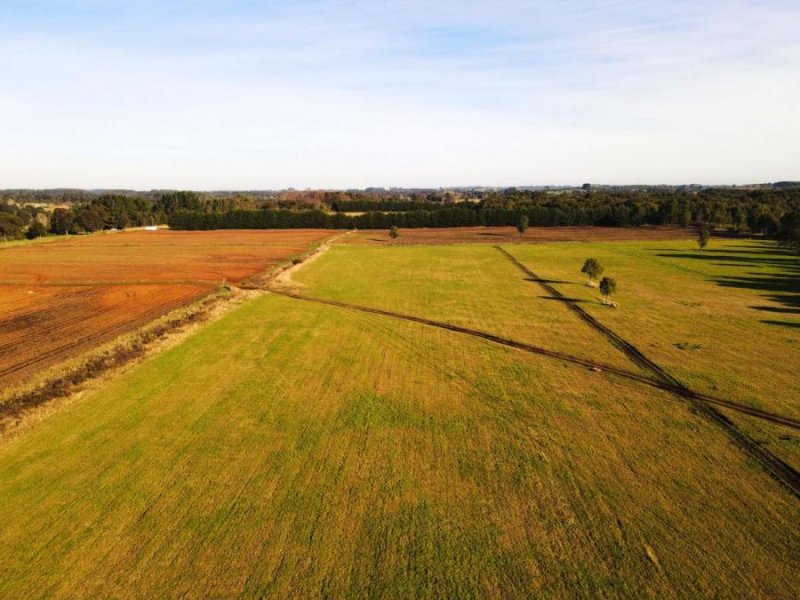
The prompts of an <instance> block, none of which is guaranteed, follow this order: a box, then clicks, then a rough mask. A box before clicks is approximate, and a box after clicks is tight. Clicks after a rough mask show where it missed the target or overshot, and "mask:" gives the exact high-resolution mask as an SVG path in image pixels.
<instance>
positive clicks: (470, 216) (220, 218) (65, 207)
mask: <svg viewBox="0 0 800 600" xmlns="http://www.w3.org/2000/svg"><path fill="white" fill-rule="evenodd" d="M8 194H9V192H8V191H6V192H2V193H0V198H3V199H5V200H6V201H5V202H3V201H0V235H2V236H4V237H5V238H6V239H14V238H19V237H22V236H24V235H27V236H28V237H36V236H38V235H46V234H62V235H63V234H66V233H70V234H76V233H90V232H93V231H98V230H101V229H125V228H127V227H141V226H145V225H160V224H169V225H170V226H171V227H173V228H175V229H188V230H201V229H290V228H328V229H351V228H358V229H389V228H390V227H392V226H396V227H400V228H419V227H471V226H490V227H492V226H517V225H518V224H519V223H520V220H521V218H523V217H525V218H526V219H527V223H528V225H530V226H531V227H548V226H570V225H601V226H609V227H629V226H634V227H635V226H642V225H679V226H690V225H692V226H700V225H704V226H707V227H710V228H713V229H719V228H723V229H730V230H735V231H745V232H752V233H759V234H765V235H768V236H771V237H775V238H779V239H781V240H782V241H783V243H785V244H786V245H788V246H792V243H793V242H792V240H794V239H796V237H797V226H796V225H794V223H795V222H796V219H795V217H794V216H793V215H797V214H800V188H797V187H785V188H784V187H773V188H763V187H762V188H754V189H744V188H707V189H694V188H688V189H681V188H643V189H635V188H632V189H629V188H608V189H591V190H582V189H571V190H559V191H541V190H536V191H531V190H517V189H515V188H509V189H506V190H493V191H478V190H471V191H470V190H467V191H463V192H459V193H452V192H408V193H399V192H398V193H397V194H393V193H390V192H387V191H385V190H384V191H379V192H374V193H373V192H357V193H356V192H311V191H306V192H294V191H289V192H276V193H270V192H252V193H251V192H206V193H198V192H191V191H168V192H160V193H156V192H131V193H109V194H94V193H90V192H80V191H54V192H52V193H51V195H48V192H35V193H34V192H26V193H22V192H19V193H16V195H14V194H12V195H11V196H9V195H8ZM26 194H28V195H26ZM26 198H30V199H31V200H32V201H33V200H36V201H37V203H36V204H35V205H34V204H28V205H22V204H21V201H22V200H23V199H26ZM48 198H50V199H51V200H53V202H58V203H59V204H58V206H57V208H55V209H53V207H52V205H51V206H49V207H46V206H45V202H44V201H46V200H47V199H48ZM9 201H12V203H9ZM353 213H361V214H353ZM793 247H794V246H793Z"/></svg>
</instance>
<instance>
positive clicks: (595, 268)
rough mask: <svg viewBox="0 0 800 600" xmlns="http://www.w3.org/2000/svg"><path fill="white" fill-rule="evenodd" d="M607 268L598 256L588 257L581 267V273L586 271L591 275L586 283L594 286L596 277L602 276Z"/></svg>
mask: <svg viewBox="0 0 800 600" xmlns="http://www.w3.org/2000/svg"><path fill="white" fill-rule="evenodd" d="M603 271H605V269H604V268H603V265H601V264H600V261H599V260H597V259H596V258H587V259H586V262H585V263H583V268H582V269H581V273H585V274H586V275H588V276H589V281H588V282H587V284H586V285H588V286H592V287H593V284H594V281H595V279H597V278H598V277H600V275H602V274H603Z"/></svg>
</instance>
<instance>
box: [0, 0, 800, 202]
mask: <svg viewBox="0 0 800 600" xmlns="http://www.w3.org/2000/svg"><path fill="white" fill-rule="evenodd" d="M799 25H800V3H798V2H797V1H796V0H794V1H771V0H766V1H754V0H751V1H746V0H727V1H724V2H723V1H707V0H696V1H692V2H689V1H683V0H676V1H671V2H655V1H626V0H600V1H595V2H588V1H581V0H566V1H559V2H555V1H553V2H542V1H536V0H531V1H528V2H521V1H517V0H510V1H505V2H476V1H463V2H451V1H449V0H441V1H439V2H421V1H417V0H405V1H403V0H398V1H396V2H392V3H376V2H366V1H361V0H350V1H347V0H342V1H320V0H301V1H295V2H280V1H271V2H259V1H255V0H251V1H244V0H241V1H231V2H212V1H171V2H156V1H152V0H130V1H124V0H122V1H115V2H110V1H101V0H77V1H76V0H73V1H67V0H62V1H55V0H26V1H15V0H10V1H9V0H5V1H4V2H2V3H0V82H1V83H0V188H3V187H54V186H73V187H129V188H137V189H150V188H160V187H171V188H193V189H223V188H225V189H255V188H280V187H290V186H291V187H297V188H306V187H315V188H316V187H330V188H333V187H364V186H434V187H436V186H450V185H502V186H505V185H528V184H530V185H533V184H561V183H573V184H575V183H582V182H584V181H592V182H607V183H641V182H647V183H688V182H699V183H746V182H760V181H773V180H778V179H800V109H798V104H799V102H798V101H800V68H798V65H800V36H798V35H797V30H798V26H799Z"/></svg>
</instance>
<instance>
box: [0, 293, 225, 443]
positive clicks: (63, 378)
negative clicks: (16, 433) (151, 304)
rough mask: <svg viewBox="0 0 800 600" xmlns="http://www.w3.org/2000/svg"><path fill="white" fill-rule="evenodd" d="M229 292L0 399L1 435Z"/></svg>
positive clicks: (140, 352)
mask: <svg viewBox="0 0 800 600" xmlns="http://www.w3.org/2000/svg"><path fill="white" fill-rule="evenodd" d="M228 294H229V292H228V291H227V290H225V289H222V290H220V291H218V292H216V293H214V294H212V295H209V296H206V297H205V298H203V299H202V300H200V301H199V302H196V303H195V304H194V305H192V306H190V307H188V308H182V309H179V310H177V311H175V312H173V313H172V314H170V315H167V316H165V317H164V318H162V319H161V320H159V321H158V322H156V323H155V324H153V325H150V326H149V327H146V328H145V329H143V330H141V331H140V332H138V333H136V334H134V335H133V336H132V337H129V338H128V339H125V340H124V341H122V342H120V343H117V344H116V345H114V346H112V347H110V348H107V349H106V350H104V351H102V352H100V353H98V354H95V355H92V356H89V357H88V358H86V359H84V360H83V361H81V362H79V363H78V364H77V365H75V366H72V367H70V368H69V369H68V370H67V371H66V372H65V373H63V374H62V375H59V376H56V377H53V378H51V379H47V380H45V381H44V382H42V383H40V384H38V385H36V386H34V387H32V388H28V389H24V390H20V391H17V392H14V393H12V394H11V395H10V396H8V397H7V398H5V399H4V400H0V435H2V434H3V433H5V432H7V431H8V430H9V429H10V428H11V427H13V426H14V425H15V424H17V423H18V422H19V421H20V420H21V419H22V418H24V416H25V415H27V414H28V413H30V412H31V411H33V410H35V409H37V408H39V407H41V406H43V405H45V404H47V403H49V402H51V401H53V400H56V399H58V398H66V397H67V396H70V395H71V394H74V393H75V392H77V391H78V390H79V389H80V387H81V386H82V385H83V384H85V383H86V382H88V381H90V380H92V379H96V378H98V377H100V376H102V375H104V374H106V373H108V372H109V371H111V370H113V369H117V368H119V367H122V366H124V365H126V364H128V363H130V362H132V361H134V360H136V359H139V358H141V357H143V356H144V355H145V354H147V352H148V351H149V350H150V349H151V347H152V346H153V345H154V344H155V343H156V342H158V341H160V340H163V339H164V338H166V337H167V336H168V335H170V334H173V333H178V332H180V331H182V330H183V329H184V328H185V327H187V326H189V325H193V324H195V323H201V322H203V321H205V320H207V318H208V316H209V314H210V312H211V309H212V308H214V307H215V306H217V305H218V304H219V303H220V302H221V301H222V300H223V299H225V298H226V297H227V296H228Z"/></svg>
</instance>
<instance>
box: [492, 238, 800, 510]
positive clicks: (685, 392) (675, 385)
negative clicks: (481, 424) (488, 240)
mask: <svg viewBox="0 0 800 600" xmlns="http://www.w3.org/2000/svg"><path fill="white" fill-rule="evenodd" d="M495 248H497V250H498V251H500V252H501V253H502V254H503V255H504V256H505V257H506V258H507V259H508V260H509V261H511V263H512V264H514V265H515V266H516V267H517V268H518V269H519V270H520V271H522V272H523V273H524V274H525V275H527V276H528V277H529V278H530V279H531V280H532V281H534V282H536V283H537V284H538V285H539V286H541V287H542V289H544V290H545V291H546V292H547V293H548V294H549V295H550V296H551V297H552V298H556V299H558V300H561V301H562V302H563V303H564V305H565V306H566V307H567V308H568V309H569V310H571V311H573V312H574V313H575V314H576V315H577V316H578V317H579V318H580V319H581V320H583V321H584V322H586V323H587V324H588V325H589V326H590V327H592V328H594V329H595V330H596V331H598V332H599V333H600V334H601V335H603V336H604V337H605V338H606V339H607V340H608V341H609V342H610V343H611V344H612V345H614V346H615V347H616V348H618V349H619V350H621V351H622V352H624V353H625V355H626V356H628V358H630V360H631V361H633V362H634V363H636V364H637V365H639V366H641V367H643V368H644V369H646V370H647V371H649V372H650V373H652V374H653V376H654V377H655V378H656V379H657V380H658V381H659V382H661V383H662V384H663V386H664V389H666V390H668V391H670V392H672V393H673V394H675V395H677V396H680V397H681V398H683V399H685V400H687V401H688V402H689V404H690V405H691V407H692V409H693V410H695V411H696V412H697V413H699V414H701V415H703V416H704V417H706V419H708V420H709V421H711V422H712V423H714V424H716V425H717V426H719V427H720V428H721V429H722V430H723V431H725V432H726V433H727V434H728V436H729V437H730V438H731V439H732V440H733V442H734V443H735V444H736V445H737V446H738V447H739V448H741V449H742V450H743V451H744V452H745V453H746V454H748V455H749V456H750V457H751V458H752V459H754V460H755V461H756V462H758V463H759V464H760V465H761V466H762V467H763V468H764V469H765V470H766V471H767V472H768V473H769V474H770V475H771V476H772V477H773V478H774V479H776V480H777V481H779V482H780V483H781V484H783V485H784V486H786V488H787V489H789V490H790V491H791V492H792V493H793V494H794V495H795V496H797V497H798V498H800V472H798V471H797V470H796V469H794V468H793V467H791V466H789V465H788V464H786V463H785V462H783V461H782V460H780V459H779V458H778V457H776V456H775V455H774V454H772V453H771V452H769V451H768V450H767V449H766V448H764V447H763V446H761V445H760V444H758V442H756V441H755V440H754V439H753V438H751V437H750V436H749V435H747V434H746V433H744V432H743V431H742V430H741V429H739V427H738V426H737V425H736V424H735V423H734V422H733V421H731V420H730V419H728V418H727V417H726V416H725V415H723V414H722V413H721V412H719V411H718V410H717V409H715V408H714V407H713V406H711V405H710V403H709V402H708V400H707V398H708V397H707V396H705V395H703V394H698V393H696V392H693V391H692V390H690V389H689V388H688V387H686V386H685V385H683V384H682V383H681V382H680V381H678V380H677V379H675V378H674V377H673V376H672V375H670V374H669V373H667V372H666V371H665V370H664V369H663V368H661V367H660V366H659V365H657V364H656V363H654V362H653V361H652V360H650V359H649V358H647V357H646V356H645V355H644V354H643V353H642V352H641V351H640V350H639V349H638V348H636V347H635V346H634V345H633V344H631V343H630V342H628V341H627V340H625V339H624V338H622V337H621V336H620V335H618V334H617V333H615V332H613V331H612V330H611V329H609V328H608V327H606V326H605V325H603V324H602V323H600V322H599V321H598V320H597V319H595V318H594V317H593V316H591V315H590V314H589V313H587V312H586V311H585V310H584V309H583V308H582V307H581V306H579V305H578V304H577V303H576V302H574V301H572V300H570V299H569V298H567V297H566V296H564V295H563V294H562V293H561V292H559V291H558V290H557V289H556V288H555V287H553V285H551V284H550V283H548V282H547V280H545V279H543V278H541V277H539V276H538V275H537V274H536V273H534V272H533V271H532V270H531V269H530V268H528V267H527V266H526V265H524V264H523V263H521V262H520V261H519V260H517V259H516V257H514V256H513V255H512V254H511V253H510V252H508V251H507V250H505V249H504V248H501V247H500V246H495Z"/></svg>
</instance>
